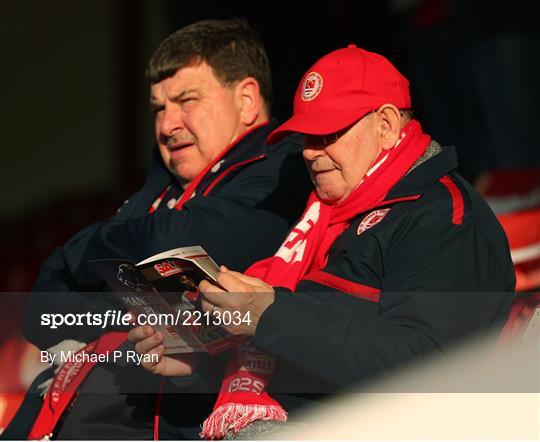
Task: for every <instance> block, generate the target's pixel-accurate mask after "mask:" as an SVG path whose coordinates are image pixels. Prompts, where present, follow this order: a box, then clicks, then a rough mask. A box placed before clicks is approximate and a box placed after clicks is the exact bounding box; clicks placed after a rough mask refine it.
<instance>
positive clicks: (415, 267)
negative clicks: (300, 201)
mask: <svg viewBox="0 0 540 442" xmlns="http://www.w3.org/2000/svg"><path fill="white" fill-rule="evenodd" d="M456 167H457V160H456V156H455V151H454V149H453V148H446V149H443V151H442V152H441V153H439V154H437V155H435V156H434V157H432V158H430V159H429V160H427V161H426V162H424V163H422V164H420V165H419V166H418V167H417V168H415V169H413V170H412V171H411V172H410V173H409V174H408V175H406V176H405V177H404V178H403V179H402V180H401V181H400V182H398V183H397V184H396V185H395V186H394V188H393V189H392V190H391V191H390V192H389V194H388V195H387V197H386V200H385V201H384V202H382V203H381V204H380V205H379V206H378V207H376V208H373V209H370V210H369V211H367V212H364V213H359V214H358V216H357V217H356V218H355V219H354V220H353V221H352V223H351V224H350V226H349V227H348V228H347V229H346V230H345V231H344V232H343V233H342V234H341V235H340V236H339V237H338V238H337V240H336V241H335V242H334V244H333V245H332V247H331V248H330V250H329V254H328V262H327V265H326V267H325V268H323V269H322V270H320V271H317V272H313V273H311V274H308V275H305V276H304V278H303V280H302V281H301V282H300V283H299V285H298V287H297V291H296V293H292V292H290V291H288V290H286V289H280V288H278V289H277V291H276V298H275V302H274V303H273V304H272V305H271V306H270V307H269V308H268V309H267V310H266V311H265V312H264V313H263V315H262V317H261V319H260V322H259V324H258V326H257V330H256V335H255V342H256V345H257V347H258V348H259V349H260V350H261V351H263V352H265V353H267V354H270V355H274V356H276V357H277V359H278V364H277V367H278V368H277V372H276V374H275V376H274V378H273V381H272V385H271V387H270V390H271V391H274V392H275V393H326V392H330V391H336V390H337V389H340V388H343V387H345V386H348V387H350V386H351V385H352V384H358V383H361V382H363V381H366V380H368V379H370V378H372V377H373V376H375V375H380V374H382V373H385V372H387V371H389V370H390V369H391V368H393V367H395V366H397V365H400V364H403V363H404V362H406V361H409V360H414V359H418V358H421V357H423V356H424V355H427V354H432V353H439V354H444V353H445V352H446V351H447V349H448V348H450V347H451V346H452V345H453V344H455V343H456V342H458V341H460V340H461V339H464V338H466V337H471V336H474V335H482V336H483V335H486V334H488V333H490V332H491V331H493V332H497V331H499V330H500V329H501V327H502V325H503V324H504V322H505V320H506V318H507V316H508V312H509V309H510V304H511V302H512V300H513V298H514V286H515V275H514V267H513V264H512V260H511V257H510V251H509V247H508V242H507V239H506V236H505V233H504V231H503V229H502V228H501V226H500V224H499V222H498V221H497V219H496V217H495V215H494V214H493V213H492V212H491V210H490V209H489V207H488V206H487V204H486V203H485V201H484V200H483V199H482V198H481V197H480V196H479V195H478V194H477V193H476V191H475V190H474V189H473V188H472V187H471V186H470V185H469V184H468V183H467V182H466V181H465V180H463V179H462V178H461V177H460V176H459V175H458V174H457V173H456V172H455V171H454V169H455V168H456ZM386 209H389V210H386ZM370 220H371V222H370ZM377 221H378V222H377ZM284 402H285V403H286V402H287V401H286V400H285V399H284Z"/></svg>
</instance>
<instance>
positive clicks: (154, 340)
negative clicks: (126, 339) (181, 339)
mask: <svg viewBox="0 0 540 442" xmlns="http://www.w3.org/2000/svg"><path fill="white" fill-rule="evenodd" d="M161 344H163V335H162V334H161V333H154V334H153V335H151V336H150V337H148V338H146V339H143V340H142V341H139V342H137V343H136V344H135V350H136V351H137V353H139V354H144V353H148V352H149V351H150V350H152V349H154V348H156V347H158V346H160V345H161Z"/></svg>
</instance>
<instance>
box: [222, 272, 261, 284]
mask: <svg viewBox="0 0 540 442" xmlns="http://www.w3.org/2000/svg"><path fill="white" fill-rule="evenodd" d="M226 273H227V274H229V275H233V276H235V277H236V278H238V280H240V281H242V282H243V283H244V284H249V285H256V286H259V287H268V284H267V283H266V282H264V281H262V280H261V279H259V278H255V277H253V276H248V275H244V274H243V273H240V272H233V271H232V270H229V271H227V272H226Z"/></svg>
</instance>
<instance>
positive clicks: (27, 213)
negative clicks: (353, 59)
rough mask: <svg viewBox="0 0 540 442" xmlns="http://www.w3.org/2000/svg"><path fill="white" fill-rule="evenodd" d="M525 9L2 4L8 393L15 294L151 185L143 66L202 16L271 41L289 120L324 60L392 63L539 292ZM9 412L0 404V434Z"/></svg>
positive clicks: (15, 337)
mask: <svg viewBox="0 0 540 442" xmlns="http://www.w3.org/2000/svg"><path fill="white" fill-rule="evenodd" d="M532 6H533V2H532V0H529V1H526V0H513V1H500V0H490V1H488V0H364V1H363V0H310V1H309V2H307V1H306V2H291V1H278V0H275V1H271V2H254V1H237V2H225V1H209V0H197V1H191V0H85V1H77V2H74V1H69V0H50V1H47V2H43V1H39V0H27V1H24V2H15V1H2V6H1V13H0V51H1V52H0V53H1V54H2V69H0V93H1V95H0V97H1V99H2V102H3V103H4V105H3V109H4V110H3V111H2V118H1V119H0V121H1V124H2V126H1V127H2V130H1V131H0V146H1V150H2V159H3V161H2V164H3V167H2V173H1V174H0V192H1V193H2V194H1V201H2V204H1V205H0V227H1V238H0V244H1V247H0V292H4V296H3V302H2V307H0V358H1V359H0V392H2V391H3V392H6V391H8V392H9V391H10V392H18V391H20V390H21V389H24V386H25V385H27V381H28V379H32V378H33V375H34V374H35V372H36V371H38V370H39V369H41V367H33V368H32V369H29V370H27V374H26V375H24V376H23V375H22V374H21V375H19V374H18V373H19V370H14V369H13V367H12V365H11V363H10V364H7V363H6V362H5V361H6V359H5V357H6V355H10V361H11V360H13V359H12V356H14V355H16V356H17V358H16V360H17V361H19V362H18V363H20V364H23V362H22V361H24V360H25V358H27V359H28V360H32V358H31V357H29V356H28V355H29V354H30V355H32V354H33V353H32V352H34V351H35V349H34V348H32V347H31V346H28V345H26V344H25V343H24V340H23V339H22V338H21V337H20V335H19V328H18V324H19V321H20V316H21V312H22V309H23V306H24V296H21V295H11V296H10V295H8V293H7V292H12V293H13V292H24V291H27V290H29V289H30V288H31V286H32V284H33V282H34V279H35V277H36V274H37V272H38V270H39V267H40V264H41V262H42V261H43V260H44V259H45V258H46V257H47V256H48V255H49V254H50V252H51V251H52V249H53V248H54V247H55V246H57V245H60V244H62V243H63V242H65V241H66V240H67V239H68V238H69V237H70V236H71V235H73V234H74V233H75V232H77V231H78V230H80V229H81V228H82V227H84V226H86V225H88V224H90V223H91V222H93V221H96V220H98V219H102V218H107V217H109V216H111V215H113V214H114V212H115V211H116V209H117V208H118V207H119V206H120V205H121V204H122V202H123V201H124V200H125V198H126V197H128V196H129V195H130V194H131V193H133V192H134V191H135V190H136V189H137V188H138V187H139V186H140V185H142V180H143V178H144V174H145V169H146V166H147V164H148V162H149V159H150V152H151V149H152V146H153V142H154V141H153V129H152V116H151V113H150V111H149V108H148V87H149V85H148V83H147V82H146V80H145V78H144V71H145V66H146V63H147V61H148V59H149V57H150V56H151V54H152V53H153V51H154V50H155V49H156V47H157V46H158V44H159V42H160V41H161V40H162V39H163V38H165V37H166V36H167V35H169V34H170V33H171V32H173V31H175V30H176V29H178V28H180V27H182V26H184V25H187V24H190V23H192V22H194V21H197V20H200V19H205V18H231V17H244V18H246V19H248V21H249V22H250V23H251V24H252V25H253V26H254V27H255V28H256V29H257V30H258V31H259V32H260V33H261V34H262V36H263V38H264V40H265V42H266V47H267V50H268V53H269V56H270V61H271V63H272V67H273V75H274V90H275V94H274V100H275V101H274V108H273V110H274V115H275V116H277V117H278V118H280V119H285V118H287V117H288V116H289V115H290V113H291V109H292V99H293V94H294V91H295V89H296V86H297V84H298V82H299V80H300V77H301V76H302V74H303V73H304V72H305V71H306V70H307V69H308V67H309V66H310V65H311V64H313V63H314V62H315V61H316V60H317V59H318V58H319V57H321V56H322V55H324V54H326V53H328V52H330V51H332V50H334V49H337V48H340V47H344V46H346V45H347V44H349V43H355V44H357V45H358V46H360V47H363V48H365V49H368V50H371V51H375V52H380V53H382V54H384V55H385V56H387V57H388V58H389V59H390V60H391V61H392V62H393V63H394V64H395V65H396V66H397V67H398V69H400V70H401V71H402V72H403V73H404V74H405V75H406V76H407V77H408V78H409V80H410V81H411V90H412V98H413V106H414V109H415V112H416V116H417V117H418V118H419V119H420V120H421V121H422V123H423V126H424V129H425V130H426V131H427V132H429V133H430V134H431V135H432V136H433V138H434V139H435V140H437V141H439V142H440V143H441V144H443V145H448V144H454V145H456V147H457V150H458V155H459V160H460V169H459V170H460V172H461V173H462V175H464V176H465V177H466V178H467V179H468V180H469V181H471V182H472V183H474V184H475V185H476V186H477V187H478V189H479V190H480V191H482V192H483V193H484V194H485V195H486V197H487V198H488V200H489V201H490V203H491V204H492V207H493V208H494V210H495V211H496V213H497V214H498V216H500V219H501V222H503V225H504V227H505V229H506V230H507V233H509V239H510V243H511V246H512V247H513V249H519V250H521V251H523V250H525V252H526V253H524V254H523V253H521V254H519V253H516V254H515V255H513V257H516V260H515V262H516V266H517V267H516V269H517V271H518V272H522V276H520V277H519V278H521V279H519V280H518V283H521V284H522V285H521V286H519V287H518V288H519V289H520V290H522V291H525V290H532V289H533V288H535V287H538V286H540V270H539V268H540V251H539V248H540V232H539V229H540V227H539V226H540V221H539V220H540V218H539V215H538V213H539V210H538V208H540V137H539V135H538V134H537V128H538V126H539V113H538V111H537V104H538V103H540V82H539V80H538V79H539V78H540V61H539V57H538V55H539V54H540V50H539V49H540V32H539V26H538V23H539V20H540V15H539V13H538V12H533V11H534V10H535V9H537V8H533V7H532ZM531 247H532V248H531ZM531 250H532V254H531ZM523 257H525V258H523ZM531 257H532V258H531ZM520 281H521V282H520ZM8 365H9V367H8ZM7 368H9V370H8V369H7ZM20 373H22V371H21V372H20ZM14 374H17V375H16V376H15V377H14ZM27 378H28V379H27ZM23 391H24V390H23ZM6 407H7V405H6V402H5V401H4V400H3V399H2V397H0V418H1V419H2V422H4V423H5V422H6V420H7V419H8V417H9V414H10V411H9V410H8V409H7V408H6ZM10 407H11V405H10ZM2 422H0V427H1V426H2Z"/></svg>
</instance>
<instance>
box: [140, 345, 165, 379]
mask: <svg viewBox="0 0 540 442" xmlns="http://www.w3.org/2000/svg"><path fill="white" fill-rule="evenodd" d="M164 349H165V346H164V345H163V344H161V345H158V346H157V347H156V348H153V349H152V350H150V351H149V352H148V353H147V354H149V355H153V354H155V355H158V357H157V358H152V357H150V358H143V360H142V361H141V365H142V366H143V367H144V368H146V369H147V370H150V371H152V372H153V371H154V370H153V369H154V367H155V366H156V365H157V364H159V363H160V362H161V360H162V359H163V351H164ZM147 359H148V360H147ZM155 359H157V361H156V360H155Z"/></svg>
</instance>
